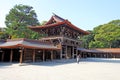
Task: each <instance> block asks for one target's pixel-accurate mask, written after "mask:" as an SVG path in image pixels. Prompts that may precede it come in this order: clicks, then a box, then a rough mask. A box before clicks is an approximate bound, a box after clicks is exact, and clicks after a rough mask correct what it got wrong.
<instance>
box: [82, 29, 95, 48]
mask: <svg viewBox="0 0 120 80" xmlns="http://www.w3.org/2000/svg"><path fill="white" fill-rule="evenodd" d="M88 32H90V34H89V35H86V36H83V38H82V41H83V45H82V46H83V47H84V48H89V43H90V42H91V41H94V36H95V34H94V33H93V31H90V30H88Z"/></svg>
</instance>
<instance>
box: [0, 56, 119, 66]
mask: <svg viewBox="0 0 120 80" xmlns="http://www.w3.org/2000/svg"><path fill="white" fill-rule="evenodd" d="M81 62H84V63H89V62H98V63H120V59H113V58H85V59H80V63H81ZM72 63H76V59H67V60H66V59H62V60H53V61H46V62H35V63H32V62H31V63H22V64H19V63H9V62H6V63H4V62H1V63H0V68H2V67H4V68H5V67H6V68H7V67H9V66H11V65H19V66H28V65H35V66H49V67H53V66H59V65H67V64H72Z"/></svg>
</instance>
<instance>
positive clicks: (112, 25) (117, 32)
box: [86, 20, 120, 48]
mask: <svg viewBox="0 0 120 80" xmlns="http://www.w3.org/2000/svg"><path fill="white" fill-rule="evenodd" d="M92 33H94V37H93V36H92V35H89V36H90V37H91V38H93V39H91V40H89V38H86V39H87V40H88V41H89V42H88V47H89V48H111V47H120V42H119V41H120V20H113V21H111V22H109V23H107V24H103V25H99V26H98V27H95V28H94V30H93V31H92Z"/></svg>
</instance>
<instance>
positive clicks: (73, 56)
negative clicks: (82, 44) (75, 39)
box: [72, 46, 74, 59]
mask: <svg viewBox="0 0 120 80" xmlns="http://www.w3.org/2000/svg"><path fill="white" fill-rule="evenodd" d="M72 58H73V59H74V46H73V47H72Z"/></svg>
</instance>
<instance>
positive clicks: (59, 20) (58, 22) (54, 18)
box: [29, 14, 89, 35]
mask: <svg viewBox="0 0 120 80" xmlns="http://www.w3.org/2000/svg"><path fill="white" fill-rule="evenodd" d="M52 21H55V23H52ZM62 24H65V25H68V27H70V28H72V29H74V30H76V31H78V32H80V33H83V34H85V35H86V34H89V32H87V31H84V30H82V29H80V28H78V27H76V26H75V25H73V24H72V23H71V22H69V21H68V20H65V19H63V18H61V17H59V16H58V15H56V14H54V15H53V16H52V17H51V19H50V20H49V21H48V22H47V23H46V24H45V25H43V26H31V27H29V28H30V29H32V30H34V31H38V30H39V29H43V28H49V27H56V26H58V25H62Z"/></svg>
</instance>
